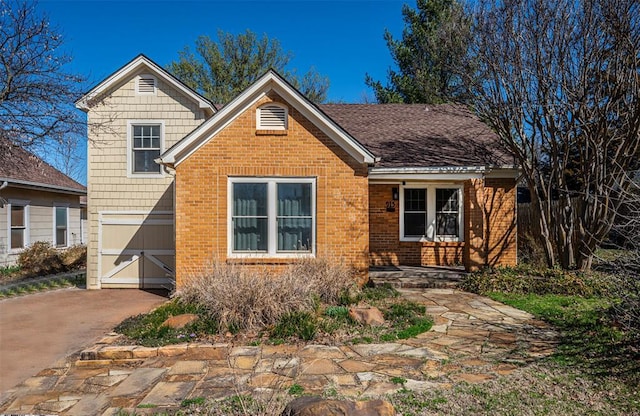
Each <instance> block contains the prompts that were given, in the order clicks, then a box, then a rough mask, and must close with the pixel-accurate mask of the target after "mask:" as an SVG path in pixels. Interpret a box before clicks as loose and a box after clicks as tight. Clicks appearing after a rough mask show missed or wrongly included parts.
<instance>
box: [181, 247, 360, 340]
mask: <svg viewBox="0 0 640 416" xmlns="http://www.w3.org/2000/svg"><path fill="white" fill-rule="evenodd" d="M353 285H354V279H353V275H352V274H351V273H350V272H349V271H348V270H347V269H346V268H344V267H342V266H340V265H336V264H332V263H330V262H327V261H326V260H319V259H309V260H302V261H299V262H296V263H294V264H292V265H291V266H290V267H288V268H286V269H285V270H284V271H283V272H282V273H277V274H273V275H267V273H266V272H265V271H263V272H262V273H261V272H260V271H258V270H256V269H251V268H247V267H242V266H241V265H227V264H226V263H220V262H214V263H213V264H212V265H211V266H210V267H209V268H208V270H207V271H206V272H204V273H202V274H199V275H195V276H192V277H191V278H188V279H187V280H186V282H185V284H184V285H183V288H182V289H181V290H180V292H179V293H177V296H178V297H179V298H180V299H181V300H182V301H183V302H186V303H193V304H195V305H198V306H199V307H201V308H202V309H203V310H205V311H206V313H207V314H208V315H209V316H210V317H211V318H212V319H214V320H215V321H216V322H217V323H218V327H219V328H220V330H221V331H225V330H230V329H233V330H234V331H235V330H256V329H260V328H263V327H265V326H271V325H276V324H277V323H278V322H279V321H280V319H281V318H282V317H283V316H285V315H286V314H290V313H292V312H304V311H307V312H311V311H313V310H314V309H315V307H316V306H317V302H318V299H320V300H322V301H324V302H328V303H329V302H332V301H334V300H337V298H338V296H339V295H340V293H341V292H342V291H344V290H346V288H348V287H349V286H353Z"/></svg>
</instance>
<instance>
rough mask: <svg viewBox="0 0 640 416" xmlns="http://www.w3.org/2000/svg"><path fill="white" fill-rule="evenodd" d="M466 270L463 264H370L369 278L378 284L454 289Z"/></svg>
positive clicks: (398, 286) (399, 286)
mask: <svg viewBox="0 0 640 416" xmlns="http://www.w3.org/2000/svg"><path fill="white" fill-rule="evenodd" d="M466 274H467V272H466V271H465V270H464V267H463V266H370V267H369V278H370V279H371V282H372V283H373V284H374V285H376V286H378V285H382V284H385V283H388V284H390V285H391V286H393V287H395V288H406V289H408V288H419V289H434V288H438V289H455V288H457V287H458V284H459V283H460V282H461V281H462V280H463V279H464V277H465V275H466Z"/></svg>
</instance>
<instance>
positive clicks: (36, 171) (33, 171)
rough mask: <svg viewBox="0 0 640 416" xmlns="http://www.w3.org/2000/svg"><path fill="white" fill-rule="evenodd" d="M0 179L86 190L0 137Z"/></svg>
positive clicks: (29, 153)
mask: <svg viewBox="0 0 640 416" xmlns="http://www.w3.org/2000/svg"><path fill="white" fill-rule="evenodd" d="M0 179H1V180H2V181H4V180H8V181H9V182H11V180H14V181H16V182H18V183H23V184H24V183H25V182H26V183H33V184H35V185H40V186H43V187H45V188H54V189H62V190H69V191H77V192H78V193H83V192H86V190H87V188H86V187H85V186H83V185H81V184H79V183H78V182H76V181H74V180H73V179H71V178H70V177H68V176H67V175H65V174H64V173H62V172H60V171H59V170H57V169H56V168H54V167H53V166H51V165H49V164H48V163H46V162H45V161H43V160H42V159H40V158H39V157H37V156H36V155H34V154H33V153H31V152H28V151H26V150H24V149H23V148H21V147H20V146H16V145H15V144H12V143H11V142H10V141H9V140H7V139H5V138H2V137H0Z"/></svg>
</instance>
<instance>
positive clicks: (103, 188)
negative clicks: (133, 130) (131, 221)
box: [87, 69, 205, 288]
mask: <svg viewBox="0 0 640 416" xmlns="http://www.w3.org/2000/svg"><path fill="white" fill-rule="evenodd" d="M147 73H149V71H148V70H146V69H142V70H139V71H137V72H136V73H134V74H132V75H131V76H129V77H127V78H126V79H125V80H123V81H122V82H120V83H118V84H116V85H114V86H113V87H112V88H110V89H109V90H107V91H105V92H104V93H102V94H101V95H100V96H99V97H97V98H95V99H93V100H92V104H91V107H90V109H89V111H88V112H87V113H88V114H87V121H88V124H89V126H90V130H89V146H88V148H89V150H88V169H87V187H88V200H89V203H88V222H89V227H90V228H89V242H88V245H87V250H88V257H87V286H88V287H89V288H96V287H99V282H98V277H97V276H98V229H99V218H98V217H99V215H98V214H99V213H100V212H102V211H129V212H132V211H138V212H143V213H144V212H146V213H152V212H154V211H155V212H172V211H173V198H174V197H173V176H172V175H171V174H169V173H164V174H163V176H162V177H153V178H144V177H130V176H131V175H129V168H128V162H127V159H128V158H129V157H130V153H129V152H130V150H129V149H128V147H127V135H128V134H129V133H128V132H127V126H128V123H129V122H130V121H132V120H144V121H152V122H159V123H160V122H162V123H163V127H164V143H163V145H162V149H161V151H164V150H166V149H168V148H169V147H170V146H172V145H173V144H174V143H175V142H177V141H178V140H180V139H182V138H183V137H184V136H185V135H187V134H188V133H189V132H190V131H192V130H193V129H195V128H196V127H197V126H199V125H200V124H202V122H203V121H204V120H205V113H204V111H203V109H201V108H199V107H198V104H197V103H195V102H194V101H193V100H190V99H188V98H187V97H185V96H184V94H182V93H181V92H180V91H178V90H177V89H175V88H174V87H173V86H172V85H171V84H169V83H167V82H164V81H163V79H162V78H161V77H157V93H156V94H155V95H140V94H137V93H136V77H137V75H139V74H147ZM103 274H104V271H103Z"/></svg>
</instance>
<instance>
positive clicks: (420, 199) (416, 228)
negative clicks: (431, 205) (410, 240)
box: [404, 189, 427, 237]
mask: <svg viewBox="0 0 640 416" xmlns="http://www.w3.org/2000/svg"><path fill="white" fill-rule="evenodd" d="M426 233H427V190H426V189H405V191H404V235H405V236H407V237H409V236H410V237H421V236H423V235H425V234H426Z"/></svg>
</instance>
